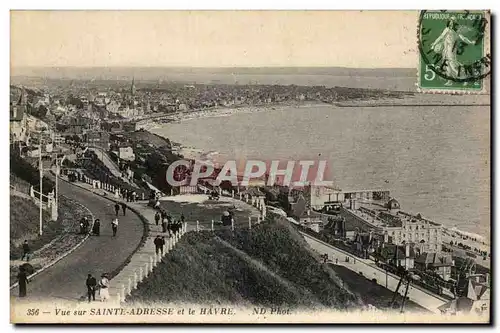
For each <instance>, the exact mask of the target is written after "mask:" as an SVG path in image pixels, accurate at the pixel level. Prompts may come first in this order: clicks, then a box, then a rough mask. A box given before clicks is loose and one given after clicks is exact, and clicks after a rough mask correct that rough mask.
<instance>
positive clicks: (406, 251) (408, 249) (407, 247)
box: [405, 243, 410, 258]
mask: <svg viewBox="0 0 500 333" xmlns="http://www.w3.org/2000/svg"><path fill="white" fill-rule="evenodd" d="M405 255H406V258H409V257H410V244H409V243H406V244H405Z"/></svg>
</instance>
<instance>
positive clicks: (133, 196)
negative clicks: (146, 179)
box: [132, 191, 137, 202]
mask: <svg viewBox="0 0 500 333" xmlns="http://www.w3.org/2000/svg"><path fill="white" fill-rule="evenodd" d="M136 201H137V193H135V191H133V192H132V202H136Z"/></svg>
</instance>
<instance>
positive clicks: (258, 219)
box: [257, 216, 260, 224]
mask: <svg viewBox="0 0 500 333" xmlns="http://www.w3.org/2000/svg"><path fill="white" fill-rule="evenodd" d="M257 224H260V216H257Z"/></svg>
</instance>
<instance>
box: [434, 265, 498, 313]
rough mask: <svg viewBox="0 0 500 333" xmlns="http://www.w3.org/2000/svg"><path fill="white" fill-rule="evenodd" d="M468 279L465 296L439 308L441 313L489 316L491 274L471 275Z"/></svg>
mask: <svg viewBox="0 0 500 333" xmlns="http://www.w3.org/2000/svg"><path fill="white" fill-rule="evenodd" d="M467 279H468V281H467V290H466V292H465V294H464V295H461V296H459V297H457V298H455V299H453V300H451V301H449V302H447V303H445V304H443V305H441V306H440V307H439V308H438V309H439V310H440V311H441V313H443V314H453V315H458V314H469V313H473V314H477V315H486V316H487V315H489V311H490V301H491V286H490V281H489V274H485V275H471V276H468V277H467Z"/></svg>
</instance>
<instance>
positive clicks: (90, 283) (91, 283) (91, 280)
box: [86, 274, 97, 303]
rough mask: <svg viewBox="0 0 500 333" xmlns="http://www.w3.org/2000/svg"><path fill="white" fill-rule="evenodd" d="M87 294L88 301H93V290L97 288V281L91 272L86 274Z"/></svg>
mask: <svg viewBox="0 0 500 333" xmlns="http://www.w3.org/2000/svg"><path fill="white" fill-rule="evenodd" d="M86 285H87V296H88V298H89V303H90V301H91V300H92V301H95V290H96V288H97V281H96V279H95V277H93V276H92V274H89V275H87V281H86Z"/></svg>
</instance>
